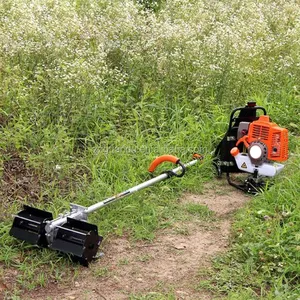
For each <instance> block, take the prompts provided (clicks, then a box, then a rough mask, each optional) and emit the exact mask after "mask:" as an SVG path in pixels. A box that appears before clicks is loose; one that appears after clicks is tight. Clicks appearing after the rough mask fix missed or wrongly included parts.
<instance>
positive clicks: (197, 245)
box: [23, 181, 250, 300]
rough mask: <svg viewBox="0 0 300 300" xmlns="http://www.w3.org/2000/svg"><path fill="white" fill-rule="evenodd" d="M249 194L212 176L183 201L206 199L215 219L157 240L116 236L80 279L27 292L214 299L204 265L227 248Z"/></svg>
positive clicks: (182, 225) (182, 226) (115, 298)
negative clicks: (203, 280) (205, 285)
mask: <svg viewBox="0 0 300 300" xmlns="http://www.w3.org/2000/svg"><path fill="white" fill-rule="evenodd" d="M249 199H250V198H249V196H247V195H245V194H243V193H242V192H240V191H238V190H236V189H234V188H233V187H230V186H228V184H227V183H226V182H223V181H218V182H216V181H214V182H211V183H210V184H207V185H206V186H205V188H204V191H203V194H202V195H195V194H186V195H184V197H183V198H182V199H181V200H180V201H181V202H182V203H183V204H186V203H199V204H203V205H206V206H207V207H208V208H209V209H210V210H212V211H214V212H215V216H216V218H215V219H214V220H213V221H212V220H209V221H206V222H205V221H192V220H191V221H185V222H179V223H177V224H175V225H174V226H173V227H172V228H168V229H164V230H160V231H159V232H157V234H156V238H155V239H154V241H152V242H151V243H149V242H133V241H131V240H130V239H129V238H127V237H125V236H124V237H110V238H109V239H106V241H105V242H104V243H103V244H102V251H103V253H104V255H103V257H101V258H100V259H98V260H97V261H96V262H94V263H93V264H91V266H90V267H89V268H81V269H80V275H79V276H78V277H77V278H76V279H75V280H74V281H70V282H69V283H68V284H66V283H64V284H62V283H58V284H53V285H52V284H51V285H50V286H48V287H47V288H44V289H36V290H33V291H31V292H27V293H25V294H23V297H24V299H53V300H54V299H69V300H72V299H92V300H93V299H106V300H121V299H130V297H132V298H133V295H135V296H137V295H148V294H153V295H156V294H157V295H159V294H165V293H166V294H167V293H171V294H174V295H175V297H176V299H189V300H194V299H195V300H196V299H205V300H208V299H213V295H212V294H210V293H209V292H206V291H205V292H203V291H200V290H197V289H196V287H197V283H199V280H200V277H199V270H201V269H206V268H209V267H210V266H211V260H212V258H213V257H215V256H216V255H218V254H220V253H221V252H225V251H226V249H227V248H228V246H229V243H230V228H231V223H232V219H233V214H234V212H235V211H236V210H237V209H239V208H240V207H242V206H243V205H244V204H245V203H246V202H247V201H248V200H249ZM133 299H134V298H133Z"/></svg>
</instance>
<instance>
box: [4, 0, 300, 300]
mask: <svg viewBox="0 0 300 300" xmlns="http://www.w3.org/2000/svg"><path fill="white" fill-rule="evenodd" d="M292 2H293V3H290V2H289V3H285V2H282V1H277V2H276V3H273V2H272V3H271V2H268V1H264V2H263V3H262V4H261V5H259V6H258V5H257V4H256V2H255V1H248V2H247V3H246V4H243V5H241V4H240V3H236V2H235V1H229V2H228V3H227V2H226V3H225V2H224V1H218V2H211V1H202V2H199V1H198V2H197V1H187V0H186V1H185V0H184V1H130V0H128V1H127V0H126V1H119V0H116V1H113V3H111V1H106V0H103V1H93V0H89V1H68V0H63V1H60V3H59V4H57V3H54V2H51V1H30V3H29V2H28V1H25V0H18V1H2V2H0V44H1V50H0V132H1V139H0V176H1V184H0V185H1V186H0V198H1V201H0V221H1V223H0V236H1V239H0V249H1V251H0V264H1V267H2V268H3V269H4V270H5V271H7V272H10V271H11V270H16V271H17V274H18V275H17V277H16V281H14V282H15V283H14V287H13V289H14V291H12V293H11V294H12V297H14V296H15V297H17V296H18V295H20V294H21V293H22V291H24V290H30V289H34V288H35V287H37V286H47V285H48V284H49V283H50V282H52V280H54V281H63V280H65V278H67V279H66V280H69V279H70V278H73V277H76V276H77V274H78V272H80V269H79V268H78V267H77V266H74V265H72V264H71V263H70V262H69V261H68V260H66V259H65V258H63V257H60V256H59V255H57V254H55V253H53V252H51V251H48V250H38V249H34V248H32V247H29V246H28V245H26V244H23V243H20V242H18V241H16V240H14V239H13V238H12V237H10V236H9V234H8V232H9V229H10V226H11V221H12V218H11V214H14V213H16V212H18V211H19V210H20V209H21V207H22V205H23V204H24V203H27V204H30V205H34V206H36V207H39V208H42V209H46V210H49V211H52V212H53V214H54V215H55V216H57V215H58V214H59V213H61V212H63V211H64V210H68V208H69V203H70V202H76V203H78V204H81V205H85V206H89V205H91V204H93V203H94V202H95V201H98V200H102V199H104V198H106V197H107V196H110V195H112V194H115V193H117V192H121V191H123V190H126V189H127V188H128V187H131V186H133V185H136V184H138V183H140V182H143V181H145V180H147V179H148V178H149V174H148V173H147V167H148V165H149V163H150V162H151V161H152V160H153V159H154V158H155V157H156V156H158V155H162V154H165V153H170V154H174V155H177V156H178V157H180V158H181V160H182V161H183V162H186V161H189V160H190V159H191V154H192V153H193V152H199V153H201V154H204V155H205V160H204V162H203V163H202V164H201V165H198V166H195V167H192V168H191V169H189V170H188V171H187V174H186V176H185V177H183V178H181V179H177V178H173V179H172V180H168V181H165V182H163V183H160V184H158V185H156V186H153V187H151V188H149V189H147V190H144V191H141V192H139V193H137V194H135V195H133V196H131V197H130V198H127V199H123V200H122V201H121V202H119V203H115V204H113V205H111V206H108V207H106V208H104V209H103V210H100V211H98V212H96V213H94V214H92V215H91V216H90V218H89V221H90V222H91V223H95V224H97V225H98V227H99V231H100V234H101V235H104V236H105V237H109V236H111V235H123V234H124V233H126V234H128V235H129V236H130V237H131V238H132V239H147V240H152V239H153V238H154V237H155V232H156V230H158V229H160V228H165V227H167V226H170V225H171V224H174V223H175V222H176V221H178V220H182V219H184V218H190V217H192V218H199V219H202V220H208V219H210V218H211V217H212V216H211V215H210V214H211V213H210V211H208V210H206V209H205V208H204V207H202V206H200V205H196V204H195V205H192V204H191V205H187V206H181V205H180V203H178V201H177V199H178V198H179V197H180V195H182V193H184V192H185V191H189V192H195V193H197V192H202V188H203V183H204V182H207V181H209V180H212V178H214V173H213V169H212V166H211V152H212V151H213V150H214V147H215V145H216V143H217V142H218V141H219V140H220V139H221V138H222V136H223V134H224V132H225V130H226V127H227V122H228V118H229V113H230V111H231V109H233V108H234V107H236V106H239V105H244V103H245V102H246V101H247V100H248V99H254V100H255V101H257V103H258V104H259V105H262V106H264V107H266V109H267V111H268V112H269V114H270V115H271V117H272V119H273V120H274V121H275V122H276V123H278V124H279V125H281V126H285V127H286V128H288V129H289V132H290V159H289V161H288V163H287V166H286V169H285V173H283V174H282V175H280V176H279V178H278V180H277V182H276V184H275V185H274V186H273V187H271V189H270V190H269V191H267V192H264V193H262V194H261V195H260V196H259V197H255V198H254V199H253V201H251V203H250V204H249V206H247V207H246V208H245V209H242V210H241V213H240V215H239V216H238V217H237V220H236V222H235V225H234V228H235V229H234V237H233V240H232V249H231V250H230V251H229V253H228V254H226V255H225V256H222V257H220V258H218V259H217V260H216V262H215V270H214V271H212V274H211V277H212V280H211V281H210V282H204V281H203V282H201V286H202V287H203V286H204V285H205V287H206V288H209V289H212V290H214V291H215V292H216V293H218V292H220V293H221V294H222V295H226V296H227V297H228V298H229V299H241V298H239V297H242V299H247V297H248V298H249V299H251V297H252V298H253V297H258V298H259V297H265V298H266V299H268V298H269V299H273V298H276V297H277V298H278V299H280V297H281V299H295V298H296V297H298V290H299V268H298V265H299V264H298V260H299V249H298V248H299V246H300V245H299V218H298V216H299V204H298V202H297V199H298V198H299V170H298V169H299V168H298V166H299V153H300V152H299V151H300V150H299V133H300V131H299V126H298V123H299V116H300V108H299V89H300V88H299V80H300V73H299V68H298V64H299V63H300V61H299V55H298V53H299V50H300V49H299V43H298V37H299V32H300V23H299V11H300V10H299V9H295V7H296V8H299V4H298V3H296V1H292ZM273 20H277V22H276V23H274V22H273ZM111 24H115V25H116V26H111ZM170 167H171V166H170V165H164V166H163V167H162V168H160V169H159V170H158V171H157V174H159V172H161V171H163V170H165V169H167V168H170ZM181 233H182V234H187V233H186V232H185V231H184V230H183V231H182V232H181ZM39 269H43V271H44V272H43V275H37V274H38V272H37V270H39ZM66 270H67V271H66ZM102 271H103V272H104V270H99V273H97V274H96V275H95V276H102ZM64 272H67V274H65V273H64ZM104 273H105V272H104ZM0 276H2V277H3V276H4V275H3V274H2V273H0ZM13 277H14V276H13V275H11V277H10V278H13ZM0 278H1V277H0ZM241 278H247V284H245V281H241ZM241 295H242V296H241ZM132 297H142V298H141V299H173V298H172V297H175V296H173V295H172V296H170V297H171V298H168V297H169V296H168V295H156V296H155V295H149V296H132ZM143 297H144V298H143ZM145 297H146V298H145ZM147 297H148V298H147ZM151 297H152V298H151ZM153 297H154V298H153ZM155 297H161V298H155ZM164 297H165V298H164ZM243 297H244V298H243ZM272 297H273V298H272ZM293 297H294V298H293ZM133 299H139V298H133Z"/></svg>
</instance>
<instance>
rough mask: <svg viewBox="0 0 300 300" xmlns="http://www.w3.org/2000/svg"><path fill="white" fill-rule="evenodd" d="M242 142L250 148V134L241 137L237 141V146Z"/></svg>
mask: <svg viewBox="0 0 300 300" xmlns="http://www.w3.org/2000/svg"><path fill="white" fill-rule="evenodd" d="M240 143H244V145H245V146H246V148H247V149H248V148H249V143H248V135H244V136H243V137H241V138H240V139H239V140H238V141H237V143H236V146H238V145H239V144H240Z"/></svg>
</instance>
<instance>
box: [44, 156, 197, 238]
mask: <svg viewBox="0 0 300 300" xmlns="http://www.w3.org/2000/svg"><path fill="white" fill-rule="evenodd" d="M197 162H198V160H197V159H195V160H192V161H190V162H188V163H187V164H185V167H190V166H193V165H195V164H196V163H197ZM180 170H182V167H181V166H180V167H177V168H175V169H173V170H172V172H174V173H177V172H179V171H180ZM167 178H168V174H166V173H163V174H161V175H158V176H156V177H154V178H152V179H149V180H147V181H145V182H143V183H141V184H138V185H136V186H134V187H132V188H130V189H128V190H126V191H124V192H121V193H119V194H117V195H114V196H112V197H109V198H107V199H105V200H103V201H101V202H98V203H95V204H94V205H91V206H89V207H87V208H86V209H85V210H82V211H76V212H75V213H68V214H66V215H64V216H62V217H58V218H57V219H55V220H53V221H50V222H48V224H47V226H46V231H47V232H50V231H51V230H53V229H54V228H55V227H56V226H60V225H62V224H64V223H66V222H67V217H69V218H74V219H83V216H84V215H88V214H90V213H92V212H94V211H95V210H97V209H99V208H102V207H104V206H106V205H108V204H111V203H112V202H115V201H117V200H119V199H122V198H124V197H126V196H129V195H131V194H133V193H135V192H137V191H140V190H142V189H144V188H146V187H149V186H151V185H153V184H155V183H157V182H160V181H162V180H164V179H167Z"/></svg>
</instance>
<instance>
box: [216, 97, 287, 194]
mask: <svg viewBox="0 0 300 300" xmlns="http://www.w3.org/2000/svg"><path fill="white" fill-rule="evenodd" d="M214 156H215V158H214V165H215V167H216V170H217V174H218V176H221V175H222V173H226V176H227V181H228V183H229V184H230V185H232V186H234V187H236V188H238V189H240V190H243V191H245V192H248V193H252V194H256V193H257V192H259V191H260V190H261V189H262V188H263V187H264V186H265V181H264V178H265V177H274V176H275V175H276V174H278V173H279V172H280V171H281V170H282V169H283V167H284V165H283V164H280V163H278V162H282V161H285V160H287V158H288V131H287V129H285V128H281V127H279V126H278V125H277V124H275V123H272V122H271V121H270V117H269V116H268V115H267V112H266V110H265V108H263V107H261V106H257V105H256V103H255V102H248V103H247V105H246V106H245V107H238V108H236V109H234V110H233V111H232V113H231V115H230V119H229V127H228V130H227V132H226V134H225V136H224V138H223V139H222V140H221V142H220V143H219V145H218V146H217V148H216V150H215V154H214ZM231 173H250V174H251V175H249V176H248V177H247V179H246V180H245V181H244V182H243V183H242V184H237V183H235V182H233V181H232V179H231V177H230V174H231Z"/></svg>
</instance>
